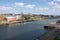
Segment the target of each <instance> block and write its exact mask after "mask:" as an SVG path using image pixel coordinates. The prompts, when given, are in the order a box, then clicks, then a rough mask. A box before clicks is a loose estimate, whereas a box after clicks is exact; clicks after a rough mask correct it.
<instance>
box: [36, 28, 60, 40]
mask: <svg viewBox="0 0 60 40" xmlns="http://www.w3.org/2000/svg"><path fill="white" fill-rule="evenodd" d="M59 33H60V29H57V28H55V29H53V30H51V31H49V32H47V33H45V34H44V35H42V36H40V37H37V39H36V40H53V39H54V38H55V37H56V36H57V35H58V34H59Z"/></svg>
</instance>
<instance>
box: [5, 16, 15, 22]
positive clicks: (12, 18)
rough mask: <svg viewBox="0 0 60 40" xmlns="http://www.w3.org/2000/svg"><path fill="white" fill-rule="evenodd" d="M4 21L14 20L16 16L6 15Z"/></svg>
mask: <svg viewBox="0 0 60 40" xmlns="http://www.w3.org/2000/svg"><path fill="white" fill-rule="evenodd" d="M6 21H7V22H12V21H16V17H15V16H9V17H6Z"/></svg>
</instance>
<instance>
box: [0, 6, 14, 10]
mask: <svg viewBox="0 0 60 40" xmlns="http://www.w3.org/2000/svg"><path fill="white" fill-rule="evenodd" d="M11 9H13V8H12V7H7V6H0V10H11Z"/></svg>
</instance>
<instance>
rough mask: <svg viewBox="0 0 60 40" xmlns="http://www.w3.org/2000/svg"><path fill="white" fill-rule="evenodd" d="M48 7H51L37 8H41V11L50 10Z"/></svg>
mask: <svg viewBox="0 0 60 40" xmlns="http://www.w3.org/2000/svg"><path fill="white" fill-rule="evenodd" d="M48 9H49V8H43V7H42V8H41V7H40V8H37V10H39V11H46V10H48Z"/></svg>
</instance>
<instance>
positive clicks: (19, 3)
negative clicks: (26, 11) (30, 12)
mask: <svg viewBox="0 0 60 40" xmlns="http://www.w3.org/2000/svg"><path fill="white" fill-rule="evenodd" d="M14 4H15V6H24V3H22V2H15V3H14Z"/></svg>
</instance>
